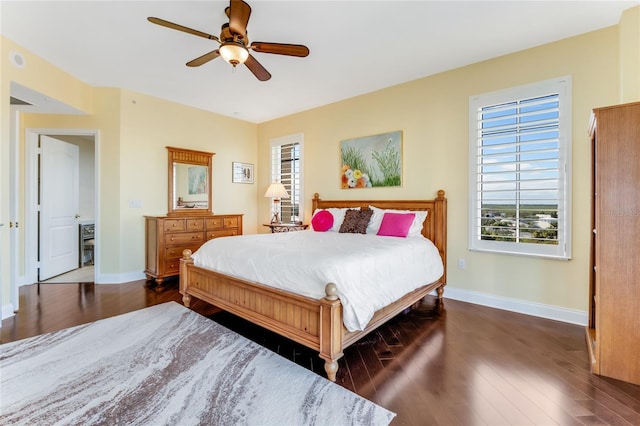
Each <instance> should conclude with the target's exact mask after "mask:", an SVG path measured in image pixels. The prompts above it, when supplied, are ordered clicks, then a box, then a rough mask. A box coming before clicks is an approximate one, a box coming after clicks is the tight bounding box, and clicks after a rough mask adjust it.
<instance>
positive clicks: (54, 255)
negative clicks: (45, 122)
mask: <svg viewBox="0 0 640 426" xmlns="http://www.w3.org/2000/svg"><path fill="white" fill-rule="evenodd" d="M79 180H80V150H79V148H78V146H77V145H73V144H70V143H67V142H63V141H61V140H58V139H54V138H52V137H49V136H45V135H42V136H40V274H39V278H40V281H44V280H46V279H49V278H51V277H54V276H56V275H60V274H63V273H65V272H68V271H71V270H72V269H77V268H78V260H79V255H78V252H79V248H78V246H79V243H78V232H79V230H78V217H79V216H78V209H79V199H80V182H79Z"/></svg>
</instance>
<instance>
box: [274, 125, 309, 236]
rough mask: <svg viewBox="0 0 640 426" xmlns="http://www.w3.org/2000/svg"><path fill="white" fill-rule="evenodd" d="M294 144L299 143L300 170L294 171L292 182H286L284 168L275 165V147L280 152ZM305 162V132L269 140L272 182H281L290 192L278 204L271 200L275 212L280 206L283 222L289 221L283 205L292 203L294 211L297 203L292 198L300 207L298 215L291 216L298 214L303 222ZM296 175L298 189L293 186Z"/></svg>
mask: <svg viewBox="0 0 640 426" xmlns="http://www.w3.org/2000/svg"><path fill="white" fill-rule="evenodd" d="M294 144H298V146H299V149H298V160H297V161H298V172H297V173H292V176H291V178H292V184H290V185H289V184H286V183H285V182H283V174H282V168H281V167H274V165H275V161H276V160H275V159H274V155H275V154H274V149H275V148H278V152H279V154H281V153H282V147H283V146H286V145H294ZM280 162H282V160H280ZM303 164H304V134H303V133H296V134H292V135H288V136H282V137H278V138H274V139H271V140H270V141H269V167H270V171H269V176H270V177H271V182H275V181H278V182H281V183H282V184H283V185H284V186H285V188H286V189H287V192H288V193H289V198H288V199H282V200H280V203H278V204H277V206H276V204H275V203H274V202H273V200H271V211H272V212H273V211H274V209H275V208H278V209H279V211H278V215H279V217H280V219H281V221H282V223H286V222H289V220H286V221H285V220H284V217H283V216H282V206H283V204H284V205H287V204H290V205H291V209H292V213H293V209H294V206H295V205H296V204H295V203H294V202H293V201H292V200H294V199H295V200H296V201H297V207H298V214H297V215H293V214H291V215H290V217H292V216H296V217H297V222H302V221H303V220H304V178H303V177H304V170H303ZM295 175H297V180H298V185H297V191H292V189H291V186H292V185H294V183H293V182H295Z"/></svg>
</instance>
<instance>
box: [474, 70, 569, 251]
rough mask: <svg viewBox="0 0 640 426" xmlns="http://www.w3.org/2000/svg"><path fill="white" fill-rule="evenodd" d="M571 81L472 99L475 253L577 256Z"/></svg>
mask: <svg viewBox="0 0 640 426" xmlns="http://www.w3.org/2000/svg"><path fill="white" fill-rule="evenodd" d="M570 91H571V82H570V78H569V77H564V78H562V79H558V80H551V81H545V82H541V83H536V84H531V85H527V86H521V87H517V88H513V89H507V90H502V91H499V92H493V93H487V94H483V95H479V96H472V97H471V98H470V101H469V207H470V211H469V248H470V249H472V250H486V251H495V252H504V253H513V254H528V255H536V256H548V257H555V258H565V259H566V258H569V257H570V254H571V250H570V238H569V236H570V234H569V231H570V223H569V218H570V206H571V204H570V197H569V194H570V192H569V179H570V171H569V165H570V162H569V156H570V152H571V150H570V143H571V136H570V129H571V107H570V100H571V96H570Z"/></svg>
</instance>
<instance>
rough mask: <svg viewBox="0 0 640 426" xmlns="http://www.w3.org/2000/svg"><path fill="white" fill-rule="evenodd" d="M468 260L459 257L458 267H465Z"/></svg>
mask: <svg viewBox="0 0 640 426" xmlns="http://www.w3.org/2000/svg"><path fill="white" fill-rule="evenodd" d="M466 267H467V262H466V261H465V260H464V259H458V269H465V268H466Z"/></svg>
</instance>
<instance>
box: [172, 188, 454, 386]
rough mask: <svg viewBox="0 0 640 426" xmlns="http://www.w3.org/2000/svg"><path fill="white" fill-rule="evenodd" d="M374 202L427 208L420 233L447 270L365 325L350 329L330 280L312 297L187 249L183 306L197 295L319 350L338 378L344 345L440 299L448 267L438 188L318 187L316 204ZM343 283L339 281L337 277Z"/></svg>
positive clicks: (320, 206)
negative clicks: (332, 194) (330, 190)
mask: <svg viewBox="0 0 640 426" xmlns="http://www.w3.org/2000/svg"><path fill="white" fill-rule="evenodd" d="M369 205H374V206H376V207H379V208H383V209H401V210H427V211H428V214H427V218H426V219H425V221H424V226H423V229H422V234H423V235H424V236H425V237H427V238H429V239H430V240H431V241H433V243H434V244H435V245H436V247H437V248H438V250H439V251H440V256H442V261H443V263H444V270H445V272H444V275H443V276H442V277H441V278H440V279H439V280H437V281H435V282H433V283H429V284H426V285H424V286H423V287H420V288H418V289H416V290H414V291H412V292H411V293H409V294H407V295H405V296H404V297H402V298H401V299H399V300H398V301H396V302H394V303H392V304H390V305H389V306H386V307H385V308H382V309H380V310H379V311H377V312H376V313H375V315H374V317H373V318H372V319H371V321H370V322H369V324H368V325H367V327H366V328H365V329H364V330H363V331H356V332H351V331H348V330H347V329H346V328H345V327H344V325H343V322H342V305H341V304H340V300H339V299H338V297H337V286H336V284H335V283H328V284H327V286H326V288H325V292H326V297H324V298H322V299H319V300H317V299H313V298H309V297H305V296H300V295H297V294H293V293H290V292H287V291H283V290H279V289H276V288H273V287H269V286H266V285H263V284H260V283H255V282H248V281H244V280H241V279H238V278H234V277H230V276H228V275H224V274H221V273H218V272H215V271H211V270H208V269H204V268H200V267H198V266H195V265H194V264H193V259H192V258H191V251H190V250H185V251H184V253H183V258H182V259H181V261H180V263H181V264H180V293H182V295H183V297H182V300H183V302H184V304H185V306H187V307H189V304H190V302H191V297H192V296H193V297H196V298H198V299H200V300H203V301H206V302H208V303H211V304H212V305H215V306H217V307H219V308H221V309H223V310H225V311H228V312H230V313H232V314H235V315H237V316H239V317H241V318H244V319H246V320H249V321H251V322H252V323H255V324H257V325H260V326H262V327H264V328H267V329H269V330H271V331H273V332H276V333H278V334H280V335H282V336H285V337H287V338H289V339H291V340H293V341H295V342H298V343H300V344H303V345H305V346H307V347H309V348H311V349H314V350H316V351H318V352H319V354H320V358H322V359H323V360H324V361H325V365H324V368H325V371H326V372H327V377H328V378H329V380H331V381H335V380H336V372H337V371H338V359H340V358H341V357H342V355H343V352H342V351H343V350H344V349H345V348H346V347H348V346H349V345H351V344H353V343H354V342H356V341H357V340H359V339H360V338H362V337H363V336H365V335H366V334H367V333H369V332H371V331H373V330H375V329H376V328H377V327H379V326H380V325H382V324H384V323H385V322H386V321H388V320H389V319H391V318H393V317H394V316H396V315H397V314H398V313H400V312H402V311H403V310H405V309H407V308H409V307H412V306H413V305H415V304H417V303H419V302H420V301H421V300H422V299H423V298H424V297H425V296H426V295H428V294H429V293H431V292H432V291H433V290H437V294H438V299H439V300H441V299H442V294H443V291H444V286H445V285H446V270H447V251H446V248H447V247H446V246H447V200H446V198H445V196H444V191H443V190H439V191H438V196H437V197H436V198H435V199H433V200H393V201H392V200H383V201H380V200H368V201H361V200H358V201H352V200H337V201H336V200H334V201H327V200H321V199H320V197H319V195H318V194H317V193H316V194H315V195H314V198H313V210H312V211H315V209H317V208H318V209H323V208H329V207H361V208H367V207H368V206H369ZM338 285H339V283H338Z"/></svg>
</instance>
